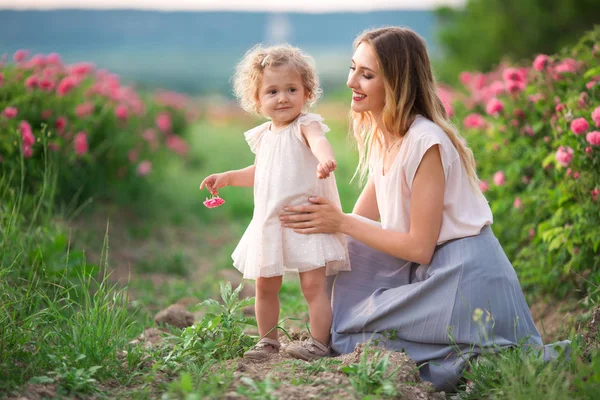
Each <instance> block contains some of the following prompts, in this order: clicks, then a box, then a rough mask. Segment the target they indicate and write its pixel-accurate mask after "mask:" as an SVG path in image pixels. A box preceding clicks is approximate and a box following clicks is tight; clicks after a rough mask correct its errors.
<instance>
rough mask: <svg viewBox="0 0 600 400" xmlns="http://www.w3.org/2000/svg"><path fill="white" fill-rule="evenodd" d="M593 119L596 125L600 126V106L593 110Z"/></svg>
mask: <svg viewBox="0 0 600 400" xmlns="http://www.w3.org/2000/svg"><path fill="white" fill-rule="evenodd" d="M592 120H593V121H594V124H596V126H600V106H598V107H596V108H595V109H594V111H592Z"/></svg>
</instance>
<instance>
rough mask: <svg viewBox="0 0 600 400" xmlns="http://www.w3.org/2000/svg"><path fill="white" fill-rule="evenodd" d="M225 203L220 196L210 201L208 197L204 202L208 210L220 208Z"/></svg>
mask: <svg viewBox="0 0 600 400" xmlns="http://www.w3.org/2000/svg"><path fill="white" fill-rule="evenodd" d="M224 203H225V200H223V199H222V198H220V197H219V196H214V197H212V198H210V199H209V198H208V197H207V198H206V200H205V201H204V205H205V206H206V207H208V208H215V207H219V206H221V205H223V204H224Z"/></svg>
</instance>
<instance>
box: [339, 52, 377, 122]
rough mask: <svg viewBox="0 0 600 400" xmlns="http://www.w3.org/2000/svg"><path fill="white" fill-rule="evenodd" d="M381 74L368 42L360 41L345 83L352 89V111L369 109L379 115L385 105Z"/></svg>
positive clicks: (361, 111)
mask: <svg viewBox="0 0 600 400" xmlns="http://www.w3.org/2000/svg"><path fill="white" fill-rule="evenodd" d="M383 79H384V78H383V75H382V74H381V72H380V71H379V68H378V67H377V56H376V54H375V50H374V49H373V47H372V46H371V45H370V44H367V43H360V44H359V45H358V47H357V48H356V51H355V52H354V56H353V57H352V66H351V67H350V73H349V74H348V82H346V85H347V86H348V87H349V88H350V89H352V105H351V107H352V111H354V112H358V113H363V112H367V111H370V112H372V113H373V114H374V115H379V114H381V112H382V111H383V106H384V105H385V87H384V84H383Z"/></svg>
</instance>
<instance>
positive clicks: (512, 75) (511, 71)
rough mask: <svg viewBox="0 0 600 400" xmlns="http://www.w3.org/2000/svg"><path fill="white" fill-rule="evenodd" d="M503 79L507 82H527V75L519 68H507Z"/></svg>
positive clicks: (503, 73)
mask: <svg viewBox="0 0 600 400" xmlns="http://www.w3.org/2000/svg"><path fill="white" fill-rule="evenodd" d="M502 79H504V81H505V82H509V81H518V82H525V73H524V72H523V71H522V70H520V69H518V68H506V69H505V70H504V71H502Z"/></svg>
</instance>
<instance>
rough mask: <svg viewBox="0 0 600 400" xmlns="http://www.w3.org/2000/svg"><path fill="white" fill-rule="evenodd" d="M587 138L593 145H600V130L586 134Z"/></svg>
mask: <svg viewBox="0 0 600 400" xmlns="http://www.w3.org/2000/svg"><path fill="white" fill-rule="evenodd" d="M585 140H587V142H588V143H589V144H591V145H592V146H600V132H598V131H593V132H590V133H588V134H587V135H585Z"/></svg>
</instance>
